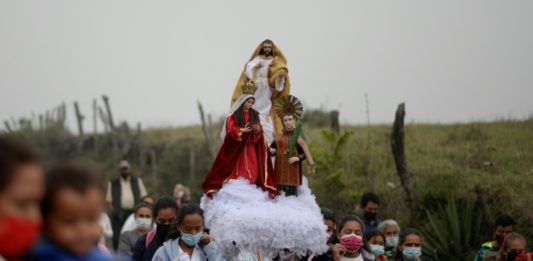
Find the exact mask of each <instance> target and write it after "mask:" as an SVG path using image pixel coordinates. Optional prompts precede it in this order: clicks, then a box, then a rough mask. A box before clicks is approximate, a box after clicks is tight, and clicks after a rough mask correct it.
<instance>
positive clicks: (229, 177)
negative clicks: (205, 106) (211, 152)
mask: <svg viewBox="0 0 533 261" xmlns="http://www.w3.org/2000/svg"><path fill="white" fill-rule="evenodd" d="M245 92H248V93H249V92H251V91H250V90H249V89H245ZM255 100H256V99H255V97H254V96H253V95H251V94H244V95H241V97H239V98H238V99H237V101H236V102H235V103H234V104H233V106H232V108H231V110H230V113H229V115H228V116H227V118H226V121H225V124H224V127H223V134H225V137H224V142H223V144H222V147H221V148H220V150H219V151H218V155H217V157H216V159H215V161H214V163H213V166H212V167H211V170H210V171H209V173H208V174H207V176H206V177H205V180H204V182H203V183H202V188H203V189H204V192H205V193H206V195H208V196H211V194H212V193H214V192H217V191H218V190H220V189H221V188H222V186H223V185H224V184H225V183H227V182H230V181H234V180H237V179H245V180H247V181H248V182H249V183H250V184H255V185H257V186H258V187H260V188H262V189H263V190H264V191H267V192H268V193H269V194H270V195H271V196H272V197H273V196H275V195H276V194H277V191H276V184H275V182H274V176H273V172H274V171H273V167H272V161H271V160H270V154H269V149H268V146H267V143H266V141H265V138H264V134H263V127H262V126H261V122H260V120H259V113H258V112H257V111H256V110H254V109H253V108H252V106H253V104H254V102H255Z"/></svg>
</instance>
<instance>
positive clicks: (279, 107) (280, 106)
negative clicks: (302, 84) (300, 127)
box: [274, 95, 304, 119]
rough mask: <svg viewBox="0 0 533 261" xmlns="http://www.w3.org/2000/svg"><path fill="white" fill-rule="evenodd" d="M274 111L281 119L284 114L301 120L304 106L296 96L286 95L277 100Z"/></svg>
mask: <svg viewBox="0 0 533 261" xmlns="http://www.w3.org/2000/svg"><path fill="white" fill-rule="evenodd" d="M274 110H275V112H276V114H277V115H278V116H279V117H280V118H281V117H283V115H285V114H292V115H293V116H294V118H296V119H301V118H302V116H303V114H304V106H303V105H302V102H301V101H300V99H298V98H296V96H292V95H287V96H283V97H281V98H279V99H278V101H277V102H276V104H275V107H274Z"/></svg>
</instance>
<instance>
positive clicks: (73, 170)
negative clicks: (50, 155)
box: [41, 164, 105, 217]
mask: <svg viewBox="0 0 533 261" xmlns="http://www.w3.org/2000/svg"><path fill="white" fill-rule="evenodd" d="M45 184H46V190H45V194H44V197H43V201H42V205H41V210H42V213H43V216H45V217H46V215H47V214H48V213H50V212H51V211H52V209H53V207H54V206H53V203H54V202H53V201H54V196H55V195H56V194H57V193H58V192H59V191H61V190H62V189H71V190H74V191H76V192H77V193H80V194H85V193H87V191H88V190H89V189H92V188H97V189H98V190H100V191H101V192H102V194H104V193H105V189H104V183H103V182H102V180H101V179H100V177H98V176H97V175H96V174H95V173H94V172H92V171H91V170H89V169H87V168H84V167H82V166H80V165H77V164H58V165H55V166H53V167H52V168H50V169H49V170H48V171H47V172H46V175H45Z"/></svg>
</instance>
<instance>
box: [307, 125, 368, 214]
mask: <svg viewBox="0 0 533 261" xmlns="http://www.w3.org/2000/svg"><path fill="white" fill-rule="evenodd" d="M321 135H322V138H323V139H324V141H325V144H323V146H321V145H319V146H316V145H314V144H312V146H310V147H311V151H312V154H313V158H314V160H315V163H316V172H315V175H314V176H313V177H311V181H310V186H311V188H312V189H313V192H314V193H315V194H316V195H317V200H318V202H319V204H320V205H321V206H324V207H328V208H332V209H344V210H346V211H349V210H350V209H353V206H354V203H355V201H356V199H357V197H358V195H359V193H357V192H355V193H354V191H353V187H352V186H353V185H356V184H360V183H361V181H360V180H359V179H358V178H357V177H354V176H352V175H349V174H348V173H347V169H346V168H345V165H346V163H347V161H349V158H348V157H347V156H346V149H347V145H348V140H349V138H350V137H351V136H352V135H353V132H351V131H345V132H343V133H342V134H340V135H339V134H337V133H335V132H332V131H329V130H322V131H321ZM332 191H334V192H335V193H332Z"/></svg>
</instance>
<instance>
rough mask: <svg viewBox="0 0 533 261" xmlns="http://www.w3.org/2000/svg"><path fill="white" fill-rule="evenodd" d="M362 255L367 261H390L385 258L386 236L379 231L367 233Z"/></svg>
mask: <svg viewBox="0 0 533 261" xmlns="http://www.w3.org/2000/svg"><path fill="white" fill-rule="evenodd" d="M362 254H363V259H364V260H365V261H388V259H387V257H386V256H385V235H383V233H381V232H380V231H378V230H374V231H370V232H368V233H366V234H365V247H364V248H363V251H362Z"/></svg>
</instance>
